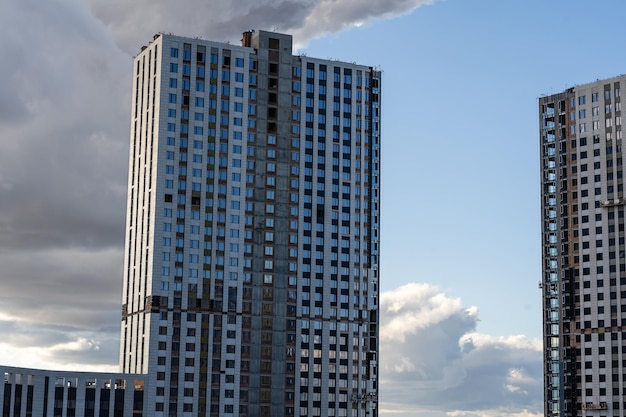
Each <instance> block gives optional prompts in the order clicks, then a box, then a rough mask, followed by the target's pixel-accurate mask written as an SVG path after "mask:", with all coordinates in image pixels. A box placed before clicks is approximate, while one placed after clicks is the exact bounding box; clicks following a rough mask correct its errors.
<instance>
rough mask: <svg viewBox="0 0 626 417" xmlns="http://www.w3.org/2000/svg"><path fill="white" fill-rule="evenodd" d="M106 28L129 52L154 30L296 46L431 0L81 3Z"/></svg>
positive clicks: (115, 0) (93, 0) (99, 0)
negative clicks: (284, 37)
mask: <svg viewBox="0 0 626 417" xmlns="http://www.w3.org/2000/svg"><path fill="white" fill-rule="evenodd" d="M85 1H87V3H88V4H89V5H90V6H91V7H92V9H93V11H94V14H95V15H96V16H98V17H99V18H100V19H102V21H103V22H104V23H105V24H106V25H107V26H108V27H110V28H111V30H112V31H113V33H114V34H115V37H116V39H117V40H118V42H119V43H120V45H122V47H123V48H124V49H125V50H127V51H129V52H130V53H134V52H135V51H138V50H139V47H140V46H141V44H142V43H145V42H147V40H149V39H150V38H151V37H152V35H154V34H155V33H157V32H173V33H176V34H178V35H186V36H201V37H204V38H207V39H217V40H229V41H233V42H236V41H238V40H239V38H240V37H241V33H242V32H243V31H244V30H249V29H263V30H277V31H279V32H284V33H292V34H293V35H294V39H295V41H296V43H297V44H298V45H306V44H307V43H308V41H310V40H311V39H314V38H316V37H319V36H321V35H323V34H326V33H335V32H339V31H342V30H345V29H349V28H352V27H355V26H360V25H362V24H365V23H368V22H370V21H372V20H375V19H385V18H391V17H395V16H399V15H402V14H405V13H409V12H411V11H413V10H414V9H416V8H417V7H419V6H422V5H426V4H431V3H433V2H434V0H389V1H385V2H381V1H380V0H365V1H364V0H342V1H335V0H258V1H255V2H250V1H248V0H231V1H207V0H191V1H187V2H186V3H185V5H184V7H181V5H180V4H178V3H175V2H170V1H166V0H138V1H133V2H128V1H124V0H113V1H112V0H85Z"/></svg>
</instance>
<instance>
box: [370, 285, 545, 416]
mask: <svg viewBox="0 0 626 417" xmlns="http://www.w3.org/2000/svg"><path fill="white" fill-rule="evenodd" d="M477 323H478V309H477V308H475V307H470V308H467V307H463V306H462V303H461V300H459V299H452V298H449V297H448V296H447V295H445V294H444V293H442V292H441V291H440V290H438V289H436V288H434V287H432V286H429V285H426V284H409V285H406V286H403V287H401V288H398V289H397V290H395V291H391V292H388V293H384V294H383V295H382V297H381V345H382V347H381V358H382V363H381V375H382V380H381V386H382V388H381V397H382V398H383V400H384V402H383V404H382V408H383V409H385V410H387V411H389V412H391V411H393V412H394V413H397V414H399V415H406V416H409V415H429V416H433V415H445V414H448V415H459V416H462V415H466V414H463V413H466V412H467V413H469V414H467V415H468V416H474V415H475V416H485V417H486V416H490V415H497V416H516V415H519V416H522V415H524V414H523V413H528V414H526V415H527V416H533V415H536V416H539V415H540V413H541V410H542V403H541V395H542V388H541V387H542V381H543V380H542V376H541V375H542V373H541V372H542V368H541V361H542V356H541V342H540V341H531V340H528V339H527V338H525V337H524V336H513V337H492V336H487V335H481V334H478V333H476V332H475V328H476V324H477ZM504 404H506V407H508V408H506V409H505V408H503V405H504ZM476 410H479V411H476ZM525 410H526V411H525ZM449 413H453V414H449ZM454 413H456V414H454ZM493 413H495V414H493ZM520 413H522V414H520ZM533 413H534V414H533Z"/></svg>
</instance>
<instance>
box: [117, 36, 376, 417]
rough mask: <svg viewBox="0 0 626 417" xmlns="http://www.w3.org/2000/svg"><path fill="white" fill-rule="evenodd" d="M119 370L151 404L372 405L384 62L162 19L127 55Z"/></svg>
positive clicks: (235, 411)
mask: <svg viewBox="0 0 626 417" xmlns="http://www.w3.org/2000/svg"><path fill="white" fill-rule="evenodd" d="M133 74H134V76H133V96H132V121H131V136H130V160H129V182H128V211H127V227H126V250H125V264H124V290H123V301H122V303H123V306H122V329H121V355H120V367H121V370H122V372H125V373H134V374H147V377H146V378H147V379H148V381H147V382H148V383H147V384H146V386H148V387H149V390H150V392H147V393H145V394H144V395H145V400H146V402H148V403H149V404H152V405H150V406H149V407H154V410H148V415H154V416H246V415H248V416H283V415H284V416H376V415H377V392H378V376H377V368H378V366H377V361H378V345H379V340H378V327H379V323H378V265H379V219H380V215H379V209H380V206H379V198H380V194H379V185H380V177H379V172H380V171H379V170H380V162H379V157H380V72H379V71H377V70H375V69H373V68H371V67H368V66H362V65H357V64H353V63H345V62H338V61H328V60H321V59H315V58H310V57H306V56H304V55H293V53H292V38H291V36H289V35H283V34H278V33H271V32H264V31H260V32H246V33H244V35H243V39H242V46H235V45H231V44H227V43H217V42H211V41H206V40H201V39H189V38H182V37H178V36H173V35H166V34H159V35H156V36H155V37H154V40H153V41H152V42H151V43H150V44H149V45H148V46H146V47H144V48H142V51H141V53H140V54H139V55H138V56H137V57H136V58H135V61H134V70H133Z"/></svg>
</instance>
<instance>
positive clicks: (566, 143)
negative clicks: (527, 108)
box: [539, 76, 626, 417]
mask: <svg viewBox="0 0 626 417" xmlns="http://www.w3.org/2000/svg"><path fill="white" fill-rule="evenodd" d="M622 86H625V87H626V76H620V77H615V78H612V79H608V80H602V81H596V82H593V83H590V84H584V85H579V86H576V87H573V88H570V89H568V90H566V91H564V92H562V93H560V94H554V95H551V96H548V97H542V98H540V99H539V120H540V147H541V186H542V201H541V204H542V248H543V251H542V258H543V277H542V282H541V287H542V292H543V308H544V317H543V322H544V347H545V349H544V383H545V392H544V393H545V412H546V414H545V415H546V416H550V417H553V416H582V415H585V416H626V402H625V396H626V355H624V352H625V351H626V256H625V253H626V246H625V242H624V204H625V202H626V200H625V199H624V179H623V165H624V164H623V159H622V158H623V156H622V114H621V93H620V92H621V90H622Z"/></svg>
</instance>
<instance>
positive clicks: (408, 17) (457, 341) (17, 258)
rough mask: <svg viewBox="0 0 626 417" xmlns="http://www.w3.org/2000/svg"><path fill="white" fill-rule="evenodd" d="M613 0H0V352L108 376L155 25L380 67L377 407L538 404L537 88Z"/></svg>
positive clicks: (529, 407)
mask: <svg viewBox="0 0 626 417" xmlns="http://www.w3.org/2000/svg"><path fill="white" fill-rule="evenodd" d="M624 15H626V2H624V1H623V0H596V1H590V0H549V1H546V0H505V1H503V0H432V1H428V0H385V1H384V2H383V1H381V0H341V1H336V0H255V1H250V0H187V1H186V2H184V6H183V3H182V2H171V1H167V0H134V1H132V2H131V1H125V0H3V1H2V2H0V28H1V29H0V34H1V35H2V36H0V56H1V57H2V59H0V363H1V364H3V365H12V366H23V367H33V368H49V369H68V370H69V369H72V370H102V371H117V361H118V350H119V345H118V344H119V323H120V318H121V310H120V300H121V292H122V289H121V284H122V259H123V240H124V222H125V219H124V217H125V202H126V176H127V165H128V137H129V130H130V128H129V123H130V87H131V75H132V74H131V71H132V57H133V55H135V54H137V53H138V52H139V51H140V48H141V46H142V45H143V44H145V43H147V42H148V41H149V40H150V39H152V35H153V34H155V33H157V32H172V33H175V34H177V35H182V36H191V37H196V36H199V37H202V38H204V39H211V40H217V41H222V40H223V41H230V42H231V43H234V44H238V42H239V39H240V38H241V33H242V32H243V31H245V30H249V29H265V30H277V31H280V32H284V33H291V34H293V35H294V41H295V44H296V45H297V48H298V50H297V53H305V54H307V55H308V56H315V57H319V58H330V59H338V60H341V61H348V62H352V61H354V62H358V63H361V64H366V65H372V66H375V67H378V68H380V69H381V70H382V71H383V83H382V88H383V94H382V117H383V120H382V140H381V143H382V166H381V169H382V175H381V178H382V194H381V196H382V218H381V227H382V233H381V239H382V245H381V271H380V276H381V279H380V282H381V290H382V295H381V305H380V308H381V323H382V324H381V364H380V374H381V395H380V401H381V403H380V408H381V416H386V417H404V416H432V417H444V416H445V417H539V416H541V415H543V411H542V388H541V387H542V375H541V372H542V371H541V355H542V347H541V346H542V343H541V292H540V290H539V289H538V283H539V281H540V280H541V252H540V198H539V197H540V194H539V192H540V190H539V151H538V144H539V138H538V136H539V135H538V132H539V127H538V117H537V113H538V112H537V107H538V106H537V98H538V97H540V96H541V95H543V94H551V93H557V92H560V91H562V90H564V89H566V88H568V87H571V86H573V85H576V84H583V83H586V82H591V81H595V80H596V79H602V78H608V77H612V76H615V75H619V74H623V73H624V72H625V69H626V62H625V61H626V55H625V54H624V53H623V51H624V48H623V45H624V40H625V39H624V32H623V19H622V17H623V16H624Z"/></svg>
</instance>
